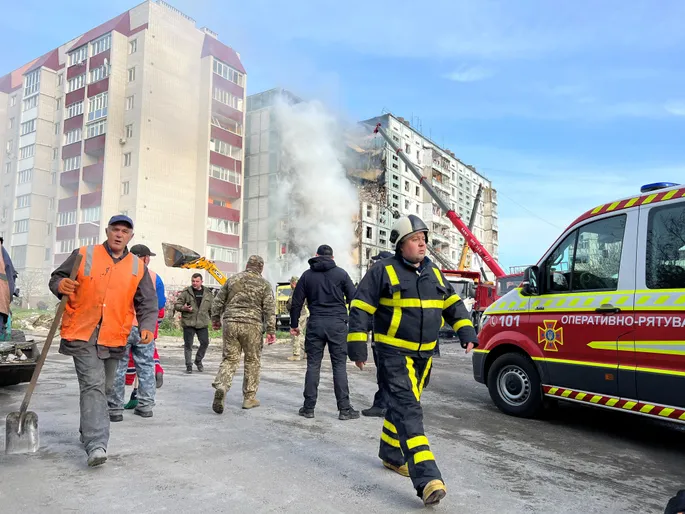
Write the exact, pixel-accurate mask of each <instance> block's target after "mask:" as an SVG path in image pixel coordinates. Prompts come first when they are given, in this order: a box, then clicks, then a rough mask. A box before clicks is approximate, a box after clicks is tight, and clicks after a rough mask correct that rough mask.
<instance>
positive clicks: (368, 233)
mask: <svg viewBox="0 0 685 514" xmlns="http://www.w3.org/2000/svg"><path fill="white" fill-rule="evenodd" d="M372 237H373V229H372V228H371V227H366V239H371V238H372Z"/></svg>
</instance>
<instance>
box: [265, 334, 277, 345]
mask: <svg viewBox="0 0 685 514" xmlns="http://www.w3.org/2000/svg"><path fill="white" fill-rule="evenodd" d="M275 342H276V334H267V336H266V344H274V343H275Z"/></svg>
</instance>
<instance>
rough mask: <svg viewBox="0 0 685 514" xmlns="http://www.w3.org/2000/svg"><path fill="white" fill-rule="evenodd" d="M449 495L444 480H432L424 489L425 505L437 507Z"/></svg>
mask: <svg viewBox="0 0 685 514" xmlns="http://www.w3.org/2000/svg"><path fill="white" fill-rule="evenodd" d="M446 494H447V488H446V487H445V484H444V483H443V481H442V480H431V481H430V482H428V483H427V484H426V487H424V488H423V494H422V498H423V504H424V505H426V506H428V505H437V504H438V503H440V500H442V499H443V498H444V497H445V495H446Z"/></svg>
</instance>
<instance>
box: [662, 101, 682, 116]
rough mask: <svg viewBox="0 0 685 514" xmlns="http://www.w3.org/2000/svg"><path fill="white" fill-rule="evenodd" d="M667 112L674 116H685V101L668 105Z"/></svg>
mask: <svg viewBox="0 0 685 514" xmlns="http://www.w3.org/2000/svg"><path fill="white" fill-rule="evenodd" d="M666 112H668V113H670V114H672V115H673V116H685V101H680V102H669V103H667V104H666Z"/></svg>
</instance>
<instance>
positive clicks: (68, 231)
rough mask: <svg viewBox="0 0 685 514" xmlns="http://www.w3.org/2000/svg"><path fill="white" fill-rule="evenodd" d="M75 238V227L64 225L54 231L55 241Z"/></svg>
mask: <svg viewBox="0 0 685 514" xmlns="http://www.w3.org/2000/svg"><path fill="white" fill-rule="evenodd" d="M75 237H76V225H65V226H63V227H57V228H56V229H55V239H56V240H57V241H65V240H67V239H74V238H75Z"/></svg>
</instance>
